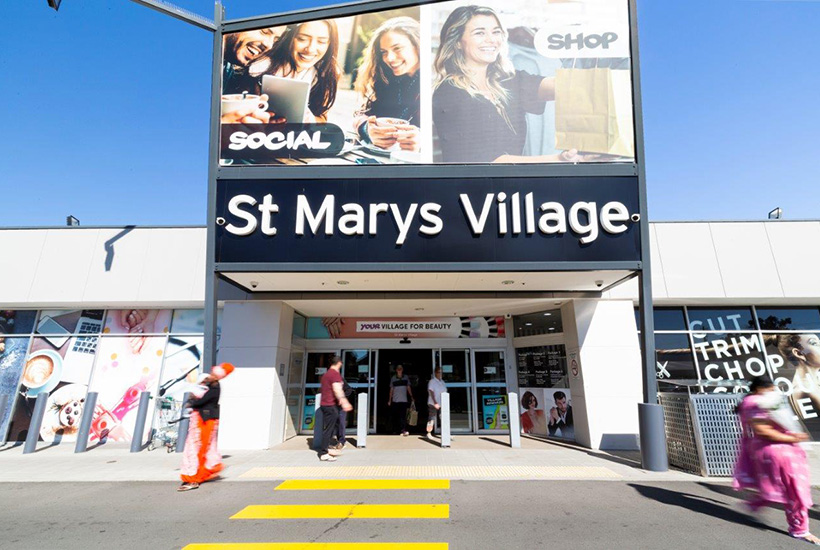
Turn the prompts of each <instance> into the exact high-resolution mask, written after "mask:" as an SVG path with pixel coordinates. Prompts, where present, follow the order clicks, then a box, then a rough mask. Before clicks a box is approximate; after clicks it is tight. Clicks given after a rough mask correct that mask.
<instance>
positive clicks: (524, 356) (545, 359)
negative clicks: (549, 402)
mask: <svg viewBox="0 0 820 550" xmlns="http://www.w3.org/2000/svg"><path fill="white" fill-rule="evenodd" d="M515 354H516V362H517V364H518V386H519V387H520V388H552V387H556V386H559V387H566V386H567V385H568V384H569V381H568V378H567V357H566V355H567V353H566V350H565V348H564V345H563V344H556V345H554V346H535V347H530V348H518V349H516V350H515Z"/></svg>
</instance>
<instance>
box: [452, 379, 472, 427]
mask: <svg viewBox="0 0 820 550" xmlns="http://www.w3.org/2000/svg"><path fill="white" fill-rule="evenodd" d="M447 393H449V394H450V431H451V432H470V431H472V429H473V406H472V399H471V396H470V393H471V391H470V388H469V387H457V388H451V387H450V388H447Z"/></svg>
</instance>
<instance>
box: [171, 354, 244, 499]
mask: <svg viewBox="0 0 820 550" xmlns="http://www.w3.org/2000/svg"><path fill="white" fill-rule="evenodd" d="M233 370H234V366H233V365H231V364H230V363H222V364H221V365H217V366H215V367H214V368H213V369H211V373H210V374H208V375H207V376H206V377H205V378H204V379H203V380H202V384H203V391H202V392H201V393H200V394H199V395H194V396H193V397H191V399H190V400H189V401H188V406H189V407H190V408H191V417H190V424H189V425H188V437H187V439H186V440H185V450H184V451H183V454H182V475H181V476H180V477H181V478H182V485H180V486H179V488H178V489H177V490H178V491H190V490H191V489H197V488H199V484H200V483H204V482H206V481H209V480H211V479H214V478H215V477H216V476H217V475H218V474H219V472H220V471H221V470H222V455H220V454H219V450H218V449H217V445H216V440H217V432H218V430H219V394H220V388H219V381H220V380H221V379H223V378H225V377H226V376H228V375H229V374H230V373H232V372H233Z"/></svg>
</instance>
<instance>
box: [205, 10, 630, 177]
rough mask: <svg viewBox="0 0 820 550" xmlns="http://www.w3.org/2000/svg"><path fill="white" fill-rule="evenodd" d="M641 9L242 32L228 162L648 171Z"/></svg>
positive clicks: (224, 110) (226, 124)
mask: <svg viewBox="0 0 820 550" xmlns="http://www.w3.org/2000/svg"><path fill="white" fill-rule="evenodd" d="M630 66H631V65H630V36H629V17H628V3H627V1H626V0H613V1H602V0H578V1H574V2H555V1H550V0H487V1H486V2H483V3H480V4H477V5H476V4H472V3H470V2H464V1H460V0H459V1H450V2H438V3H434V4H428V5H423V6H411V7H405V8H399V9H392V10H387V11H379V12H370V13H365V14H359V15H354V16H347V17H339V18H334V19H324V20H313V21H303V22H299V23H293V24H289V25H286V26H278V27H269V28H261V29H255V30H248V31H241V32H236V33H231V34H227V35H226V36H225V37H224V42H223V71H222V97H221V107H220V108H221V153H220V158H221V164H222V165H223V166H230V165H247V164H288V165H303V164H325V165H328V164H330V165H354V164H375V165H378V164H396V163H405V164H406V163H410V164H419V163H422V164H432V163H443V164H446V163H458V164H465V163H493V162H495V163H513V164H514V163H522V162H535V163H584V162H618V161H632V160H634V155H635V151H634V136H633V122H632V118H633V105H632V86H631V71H630Z"/></svg>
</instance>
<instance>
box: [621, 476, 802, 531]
mask: <svg viewBox="0 0 820 550" xmlns="http://www.w3.org/2000/svg"><path fill="white" fill-rule="evenodd" d="M628 485H629V486H630V487H632V488H633V489H635V490H636V491H637V492H638V493H639V494H640V495H641V496H642V497H644V498H648V499H650V500H654V501H655V502H660V503H662V504H668V505H669V506H677V507H679V508H685V509H686V510H690V511H692V512H696V513H698V514H703V515H705V516H709V517H713V518H717V519H722V520H724V521H728V522H731V523H736V524H738V525H744V526H746V527H753V528H755V529H761V530H764V531H772V532H775V533H781V534H783V535H788V532H786V531H784V530H783V529H778V528H776V527H771V526H769V525H766V524H765V523H761V522H759V521H757V520H755V519H754V518H753V517H751V516H749V515H747V514H744V513H742V512H739V511H737V510H733V509H732V508H730V507H728V506H726V505H725V504H724V503H722V502H719V501H717V500H713V499H710V498H706V497H703V496H699V495H693V494H690V493H683V492H680V491H672V490H669V489H664V488H662V487H653V486H650V485H639V484H637V483H629V484H628Z"/></svg>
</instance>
